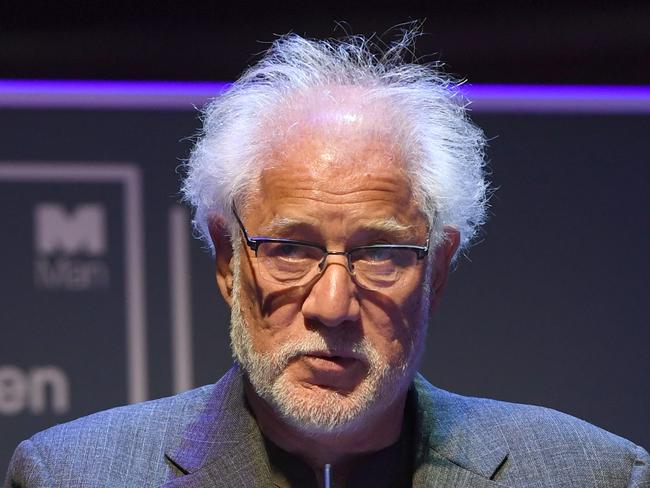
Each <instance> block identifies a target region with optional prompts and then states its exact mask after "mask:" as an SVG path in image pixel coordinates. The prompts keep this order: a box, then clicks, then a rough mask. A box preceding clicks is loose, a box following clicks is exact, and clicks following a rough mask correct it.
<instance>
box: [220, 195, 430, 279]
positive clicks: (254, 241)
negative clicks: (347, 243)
mask: <svg viewBox="0 0 650 488" xmlns="http://www.w3.org/2000/svg"><path fill="white" fill-rule="evenodd" d="M232 213H233V215H234V216H235V219H237V223H238V224H239V228H240V229H241V231H242V234H243V236H244V240H245V241H246V245H247V246H248V247H249V248H250V249H251V251H254V252H255V257H257V250H258V248H259V246H260V244H263V243H265V242H272V243H279V244H283V243H284V244H295V245H298V246H307V247H313V248H316V249H320V250H321V251H322V252H323V259H322V260H321V262H320V263H318V267H319V270H320V273H322V272H323V271H324V269H325V267H324V266H323V263H325V262H327V256H345V257H346V262H347V269H348V272H349V273H350V275H352V276H354V266H353V264H352V258H351V255H352V253H354V252H355V251H361V250H366V249H405V250H411V251H414V252H415V255H416V258H417V260H418V261H421V260H422V259H424V258H425V257H426V256H427V254H429V237H427V242H426V244H425V245H424V246H417V245H415V244H371V245H368V246H358V247H354V248H352V249H349V250H347V251H330V250H328V249H327V248H326V247H324V246H321V245H320V244H316V243H315V242H309V241H301V240H296V239H285V238H282V237H262V236H253V237H251V236H250V235H249V234H248V231H247V230H246V227H245V226H244V223H243V222H242V220H241V218H240V217H239V214H237V209H236V208H235V206H234V205H233V206H232ZM320 273H319V275H320ZM317 276H318V275H317Z"/></svg>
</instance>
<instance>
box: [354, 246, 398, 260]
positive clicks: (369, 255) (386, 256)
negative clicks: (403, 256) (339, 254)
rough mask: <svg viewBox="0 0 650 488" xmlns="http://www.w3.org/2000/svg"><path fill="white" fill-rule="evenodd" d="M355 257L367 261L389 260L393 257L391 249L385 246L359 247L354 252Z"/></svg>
mask: <svg viewBox="0 0 650 488" xmlns="http://www.w3.org/2000/svg"><path fill="white" fill-rule="evenodd" d="M355 259H358V260H361V261H368V262H382V261H390V260H391V259H393V250H392V249H391V248H385V247H384V248H382V247H378V248H370V249H360V250H359V251H358V252H357V253H355Z"/></svg>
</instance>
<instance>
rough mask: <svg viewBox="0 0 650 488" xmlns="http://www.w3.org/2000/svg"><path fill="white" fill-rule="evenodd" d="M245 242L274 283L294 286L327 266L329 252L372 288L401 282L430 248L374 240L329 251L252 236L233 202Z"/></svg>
mask: <svg viewBox="0 0 650 488" xmlns="http://www.w3.org/2000/svg"><path fill="white" fill-rule="evenodd" d="M233 213H234V215H235V218H236V219H237V222H238V223H239V227H240V228H241V231H242V234H243V236H244V239H245V241H246V245H247V246H248V247H249V248H250V249H251V250H252V251H253V252H255V256H256V260H257V264H258V266H257V267H258V271H259V274H260V276H261V277H262V278H264V279H265V280H267V281H270V282H272V283H275V284H278V285H282V286H286V287H292V286H302V285H306V284H308V283H310V282H312V280H316V278H317V277H318V276H319V275H320V274H321V273H322V272H323V271H324V270H325V268H326V267H327V257H328V256H345V257H346V261H347V266H346V267H347V269H348V271H349V273H350V274H351V275H352V277H353V279H354V281H355V282H356V283H357V284H358V285H359V286H361V287H363V288H366V289H369V290H380V289H385V288H391V287H396V286H399V285H400V283H403V282H404V280H405V279H406V278H408V277H409V276H412V273H413V271H414V269H415V268H416V265H417V264H418V262H419V261H421V260H422V259H423V258H424V257H425V256H426V255H427V254H428V252H429V240H428V239H427V242H426V244H425V245H424V246H416V245H412V244H372V245H367V246H359V247H355V248H352V249H349V250H347V251H329V250H327V249H326V248H325V247H323V246H321V245H318V244H315V243H313V242H307V241H301V240H294V239H285V238H279V237H258V236H250V235H249V234H248V232H247V231H246V228H245V227H244V224H243V222H242V221H241V219H240V218H239V215H238V214H237V211H236V210H235V208H234V206H233Z"/></svg>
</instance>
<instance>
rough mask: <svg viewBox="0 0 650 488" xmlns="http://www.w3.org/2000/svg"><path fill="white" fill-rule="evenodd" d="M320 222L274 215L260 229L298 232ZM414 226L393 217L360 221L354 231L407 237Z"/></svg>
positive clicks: (272, 232) (314, 228) (410, 234)
mask: <svg viewBox="0 0 650 488" xmlns="http://www.w3.org/2000/svg"><path fill="white" fill-rule="evenodd" d="M321 225H322V222H321V221H320V220H317V219H309V218H307V219H294V218H291V217H276V218H274V219H273V220H271V221H270V222H269V223H268V224H266V225H264V227H263V229H262V231H263V232H264V233H265V234H267V233H268V234H269V235H289V234H291V233H295V232H299V231H300V230H304V231H311V232H313V231H314V230H316V231H319V229H320V227H321ZM414 228H415V226H413V225H407V224H402V223H400V222H398V221H397V219H395V218H394V217H387V218H383V219H375V220H368V221H364V222H361V224H360V226H359V228H358V229H356V230H355V233H358V232H371V233H377V234H379V233H382V234H390V235H391V236H392V237H394V238H403V239H408V238H409V237H411V236H412V235H413V230H414Z"/></svg>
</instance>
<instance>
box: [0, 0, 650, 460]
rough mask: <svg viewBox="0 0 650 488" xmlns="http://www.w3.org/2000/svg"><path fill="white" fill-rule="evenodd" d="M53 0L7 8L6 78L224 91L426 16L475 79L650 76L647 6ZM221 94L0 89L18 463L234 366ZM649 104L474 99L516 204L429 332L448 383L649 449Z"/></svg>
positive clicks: (591, 96) (496, 211) (2, 292)
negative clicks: (198, 154) (111, 414)
mask: <svg viewBox="0 0 650 488" xmlns="http://www.w3.org/2000/svg"><path fill="white" fill-rule="evenodd" d="M393 3H394V2H393ZM400 4H401V2H400ZM48 5H49V4H47V5H39V4H37V3H29V2H27V3H25V4H22V7H20V6H18V5H15V6H14V5H11V4H8V6H3V8H5V9H7V12H3V13H4V14H5V15H0V19H1V20H0V27H1V28H2V30H1V31H0V77H4V78H13V79H21V78H22V79H23V80H26V79H30V78H63V79H76V78H87V79H171V80H174V79H175V80H186V81H187V80H210V79H212V80H215V79H221V80H228V79H232V78H234V77H235V76H236V73H237V71H239V70H240V69H241V68H242V67H244V66H245V65H246V64H247V63H249V62H250V61H251V60H252V59H253V58H252V57H251V55H250V53H253V52H257V51H260V50H262V49H263V47H264V45H262V44H259V43H256V42H255V40H256V39H263V40H269V39H271V38H272V35H271V33H272V32H285V31H287V30H289V29H290V28H293V29H295V30H296V31H299V32H307V33H309V34H312V35H325V34H331V33H332V25H333V23H332V20H333V19H341V18H345V19H348V20H350V24H351V26H352V29H353V30H354V31H355V32H359V31H361V32H363V31H371V32H372V31H379V32H381V31H383V30H385V29H386V28H388V27H389V26H391V25H394V24H396V23H398V22H400V21H403V20H408V19H409V18H415V17H418V18H422V17H424V16H427V17H428V18H429V20H428V21H427V24H425V30H427V31H429V32H433V34H431V35H429V36H425V37H423V38H422V40H421V42H420V44H419V46H420V49H421V52H422V53H430V52H434V51H438V52H440V53H441V55H442V57H443V58H444V59H445V60H447V61H448V62H449V63H451V68H452V70H453V71H454V72H456V73H458V74H460V75H463V76H464V75H468V76H470V77H471V79H472V80H474V81H476V82H479V81H480V82H499V83H513V82H522V81H524V82H527V83H555V84H567V83H581V84H598V83H601V84H602V83H610V84H611V83H615V84H618V85H621V84H628V85H630V84H649V83H650V80H648V76H649V74H650V73H648V70H647V64H646V62H647V59H648V58H647V56H646V55H647V54H648V53H649V51H648V46H649V44H648V33H647V32H646V30H643V32H642V31H641V29H639V28H637V27H638V25H639V23H642V22H643V21H644V19H648V18H649V17H647V13H648V11H647V8H646V7H639V6H634V5H632V4H625V3H622V4H620V5H619V6H618V7H617V9H616V11H613V10H610V9H609V7H607V6H606V5H605V4H604V3H603V5H599V4H598V2H596V3H593V4H592V7H591V9H586V8H583V7H582V6H578V7H576V6H574V7H575V8H570V7H562V9H560V10H558V9H556V8H550V7H548V6H544V5H543V4H536V6H533V5H532V4H531V5H528V4H525V3H523V4H521V6H517V5H520V4H519V3H517V4H515V3H512V4H509V3H505V4H503V5H502V6H501V7H500V8H494V9H491V10H489V11H488V10H485V9H484V8H483V5H482V3H481V2H470V3H468V4H466V5H465V6H464V7H462V8H461V7H458V6H454V5H452V4H449V5H447V4H445V3H441V4H439V5H436V6H434V7H428V6H423V3H420V2H411V3H409V2H406V3H404V5H403V9H402V10H400V9H399V8H397V7H395V6H394V5H393V4H390V5H389V4H388V3H386V4H382V2H375V3H374V4H373V8H372V9H371V8H370V7H369V6H368V5H363V4H359V5H358V6H357V7H354V8H353V9H352V10H350V11H349V12H347V14H348V15H346V12H340V11H337V10H336V7H333V6H330V7H328V6H323V7H322V9H321V10H318V9H316V10H315V11H312V12H311V13H310V14H309V15H308V14H307V13H300V12H295V11H291V12H290V11H289V10H287V9H290V8H291V7H292V5H291V3H289V4H288V5H289V7H278V8H277V9H275V8H272V7H271V6H269V5H268V4H265V6H252V7H250V8H249V10H244V11H239V10H236V9H235V8H234V7H232V6H230V7H228V6H219V7H217V6H215V7H214V8H212V7H210V8H208V7H204V6H203V7H202V6H200V5H198V4H197V5H192V4H191V3H190V4H188V5H187V7H186V8H187V11H184V12H182V13H179V12H177V11H174V9H173V8H172V7H171V6H170V5H166V4H165V3H164V2H163V3H161V4H157V5H156V6H154V5H153V4H150V5H149V7H150V8H147V5H148V4H147V2H144V3H139V4H138V6H135V7H132V9H131V11H126V10H123V9H120V8H119V3H118V6H117V7H114V8H113V9H111V10H110V11H109V10H108V9H102V8H101V7H97V6H94V7H95V8H94V9H92V8H90V7H79V8H72V6H71V5H70V4H66V3H65V2H64V3H62V4H60V6H59V7H57V8H55V7H52V6H51V5H50V6H48ZM91 5H92V4H91ZM154 7H155V8H154ZM283 8H284V10H283ZM206 9H207V10H206ZM328 9H329V10H328ZM321 14H322V15H321ZM359 24H361V25H360V26H359ZM274 25H277V26H276V27H273V26H274ZM645 25H648V22H646V23H645ZM357 26H359V27H357ZM434 46H440V47H434ZM66 87H67V88H66ZM219 89H220V87H219V86H217V85H214V84H213V85H184V86H179V85H165V86H161V85H146V86H145V85H136V86H133V85H98V84H85V85H84V84H78V83H77V84H71V85H63V86H62V85H52V84H36V85H30V84H27V83H25V82H21V84H18V85H17V84H13V85H12V84H10V83H6V82H5V83H0V109H1V110H0V217H1V220H0V221H1V222H2V228H3V231H2V233H1V237H0V251H1V255H2V256H3V257H4V258H5V259H4V262H3V265H2V273H0V327H1V330H2V336H3V340H2V341H0V432H1V435H0V471H4V468H5V466H6V463H7V462H8V459H9V456H10V454H11V451H12V450H13V448H14V447H15V445H16V443H17V442H18V441H19V440H21V439H23V438H25V437H28V436H29V435H31V434H32V433H34V432H36V431H37V430H40V429H42V428H46V427H47V426H50V425H53V424H55V423H59V422H63V421H66V420H69V419H72V418H75V417H78V416H80V415H84V414H87V413H90V412H93V411H96V410H98V409H103V408H108V407H111V406H116V405H120V404H123V403H127V402H130V401H138V400H141V399H144V398H154V397H159V396H163V395H168V394H172V393H174V392H175V391H180V390H183V389H186V388H189V387H191V386H194V385H199V384H204V383H207V382H213V381H215V380H216V379H217V378H218V377H219V375H220V374H221V373H222V372H223V371H225V370H226V369H227V368H228V366H229V365H230V363H231V359H230V353H229V350H228V345H227V323H228V313H227V310H226V308H225V306H224V304H223V303H222V301H221V299H220V297H218V294H217V291H216V287H215V286H214V280H213V269H212V268H213V264H212V260H211V258H210V256H209V255H208V254H207V253H206V252H205V251H204V250H203V249H201V245H200V243H199V242H197V241H195V240H191V236H190V230H189V224H188V220H189V216H188V213H187V210H186V209H183V208H182V207H180V206H179V205H178V195H177V190H178V180H179V175H178V171H177V167H178V165H179V162H180V161H181V160H182V159H183V158H184V157H186V156H187V152H188V150H189V147H190V145H191V141H190V140H188V138H187V137H188V136H190V135H192V134H194V133H195V132H196V130H197V128H198V126H199V124H198V117H197V113H196V111H194V110H193V108H192V104H197V105H200V104H201V102H202V101H204V100H205V98H206V97H207V96H211V95H214V94H215V93H217V92H218V90H219ZM21 90H22V91H21ZM648 92H649V90H647V89H643V88H634V87H631V86H630V87H627V88H625V87H622V88H618V89H615V90H610V89H606V88H601V89H600V91H599V90H595V91H594V90H593V89H591V90H587V89H585V88H584V87H582V88H577V89H575V90H573V91H571V90H569V89H567V88H566V87H565V88H563V89H560V90H559V91H558V90H556V91H553V90H552V89H550V88H544V89H539V90H537V91H535V90H531V89H530V88H527V89H524V90H523V91H517V89H515V88H513V87H509V88H505V89H503V88H502V87H501V88H500V87H487V88H485V87H484V86H482V85H477V86H474V87H470V88H469V91H468V93H469V95H470V96H471V98H473V99H474V100H475V102H476V103H475V104H474V107H475V108H474V118H475V120H476V121H477V122H478V123H479V124H480V125H481V126H482V127H483V128H484V129H485V130H486V132H487V134H488V136H489V137H490V138H491V143H490V148H489V151H488V155H489V158H490V160H491V171H492V179H493V182H494V185H495V186H496V187H498V191H497V193H496V194H495V196H494V198H493V200H492V214H493V215H492V217H491V220H490V222H489V223H488V225H487V227H486V231H485V235H484V239H483V240H482V241H481V242H479V243H478V244H477V245H476V246H475V247H474V248H473V249H471V251H470V254H469V258H468V259H461V260H460V263H459V266H458V268H457V270H456V271H455V272H454V274H453V275H452V277H451V282H450V285H449V288H448V290H447V292H446V297H445V300H444V301H443V304H442V306H441V309H440V310H439V311H438V313H437V315H436V316H435V317H434V318H433V320H432V324H431V329H430V334H429V337H428V348H427V354H426V357H425V362H424V365H423V372H424V373H425V375H426V376H427V377H428V378H429V379H431V380H432V382H434V383H436V384H438V385H439V386H442V387H444V388H448V389H451V390H454V391H457V392H460V393H463V394H469V395H480V396H490V397H495V398H499V399H503V400H509V401H515V402H524V403H535V404H541V405H546V406H550V407H552V408H557V409H560V410H563V411H565V412H568V413H571V414H573V415H576V416H579V417H581V418H584V419H586V420H588V421H590V422H594V423H596V424H598V425H600V426H602V427H604V428H606V429H608V430H612V431H614V432H616V433H618V434H620V435H623V436H625V437H628V438H630V439H632V440H633V441H635V442H637V443H640V444H642V445H644V446H645V447H649V446H650V425H649V423H648V420H647V412H648V411H649V410H650V380H648V371H649V369H650V355H649V354H648V344H650V330H649V329H648V323H649V321H648V318H649V317H648V307H647V298H646V296H647V285H648V278H647V277H648V275H649V273H648V272H649V271H650V270H649V265H648V253H647V249H648V244H649V242H648V241H649V238H648V226H647V209H648V191H647V188H648V179H649V178H648V176H649V173H648V169H647V168H648V163H649V161H648V159H649V153H648V149H647V142H646V141H647V135H648V131H649V129H650V115H649V113H650V95H649V94H648Z"/></svg>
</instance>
